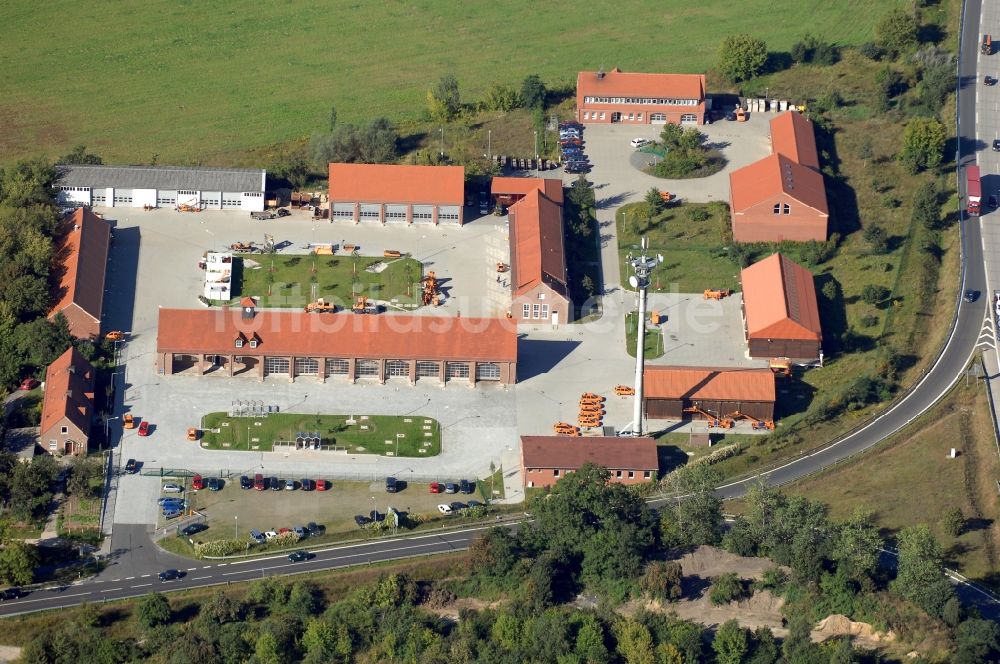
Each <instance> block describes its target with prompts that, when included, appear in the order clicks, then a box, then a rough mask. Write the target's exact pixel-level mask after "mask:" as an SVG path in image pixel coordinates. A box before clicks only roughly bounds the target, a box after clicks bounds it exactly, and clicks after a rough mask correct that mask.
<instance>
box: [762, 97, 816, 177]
mask: <svg viewBox="0 0 1000 664" xmlns="http://www.w3.org/2000/svg"><path fill="white" fill-rule="evenodd" d="M771 151H772V152H774V153H775V154H783V155H785V156H786V157H788V158H789V159H791V160H792V161H795V162H798V163H800V164H802V165H803V166H808V167H809V168H813V169H815V170H817V171H818V170H819V154H818V153H817V152H816V134H815V132H814V131H813V124H812V121H811V120H809V119H808V118H806V116H804V115H802V114H801V113H796V112H794V111H788V112H787V113H782V114H781V115H779V116H777V117H776V118H772V119H771Z"/></svg>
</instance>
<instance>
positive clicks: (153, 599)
mask: <svg viewBox="0 0 1000 664" xmlns="http://www.w3.org/2000/svg"><path fill="white" fill-rule="evenodd" d="M170 618H171V613H170V603H169V602H168V601H167V598H166V597H164V596H163V594H162V593H149V594H148V595H146V596H145V597H143V598H142V599H141V600H139V603H138V604H137V605H136V607H135V620H136V622H137V623H138V624H139V627H140V628H142V629H143V630H147V631H148V630H150V629H152V628H154V627H157V626H159V625H166V624H167V623H169V622H170Z"/></svg>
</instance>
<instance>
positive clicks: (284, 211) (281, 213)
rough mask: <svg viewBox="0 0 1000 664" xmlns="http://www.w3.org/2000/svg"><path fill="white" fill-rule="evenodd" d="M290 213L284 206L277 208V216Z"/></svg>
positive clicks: (285, 215)
mask: <svg viewBox="0 0 1000 664" xmlns="http://www.w3.org/2000/svg"><path fill="white" fill-rule="evenodd" d="M290 214H292V213H291V212H289V211H288V210H286V209H285V208H278V216H279V217H287V216H289V215H290Z"/></svg>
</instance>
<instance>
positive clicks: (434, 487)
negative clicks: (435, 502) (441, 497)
mask: <svg viewBox="0 0 1000 664" xmlns="http://www.w3.org/2000/svg"><path fill="white" fill-rule="evenodd" d="M427 488H428V489H430V492H431V493H441V491H442V487H441V483H440V482H431V483H430V486H428V487H427Z"/></svg>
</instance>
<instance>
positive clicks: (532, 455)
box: [521, 436, 659, 488]
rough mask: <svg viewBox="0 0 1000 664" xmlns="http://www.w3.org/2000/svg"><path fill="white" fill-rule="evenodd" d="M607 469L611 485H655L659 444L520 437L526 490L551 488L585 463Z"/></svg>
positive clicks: (600, 438)
mask: <svg viewBox="0 0 1000 664" xmlns="http://www.w3.org/2000/svg"><path fill="white" fill-rule="evenodd" d="M588 462H589V463H593V464H596V465H598V466H604V467H605V468H607V469H608V470H609V471H611V481H612V482H620V483H622V484H639V483H641V482H654V481H656V479H657V476H658V471H659V460H658V457H657V454H656V441H654V440H653V439H652V438H646V437H641V438H617V437H614V436H594V437H589V436H585V437H582V438H580V437H577V438H574V437H569V436H521V470H522V476H523V477H524V486H526V487H528V488H534V487H546V486H552V485H553V484H555V483H556V482H558V481H559V480H560V479H561V478H563V477H565V476H566V475H568V474H569V473H572V472H574V471H576V470H579V469H580V467H581V466H582V465H583V464H585V463H588Z"/></svg>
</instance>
